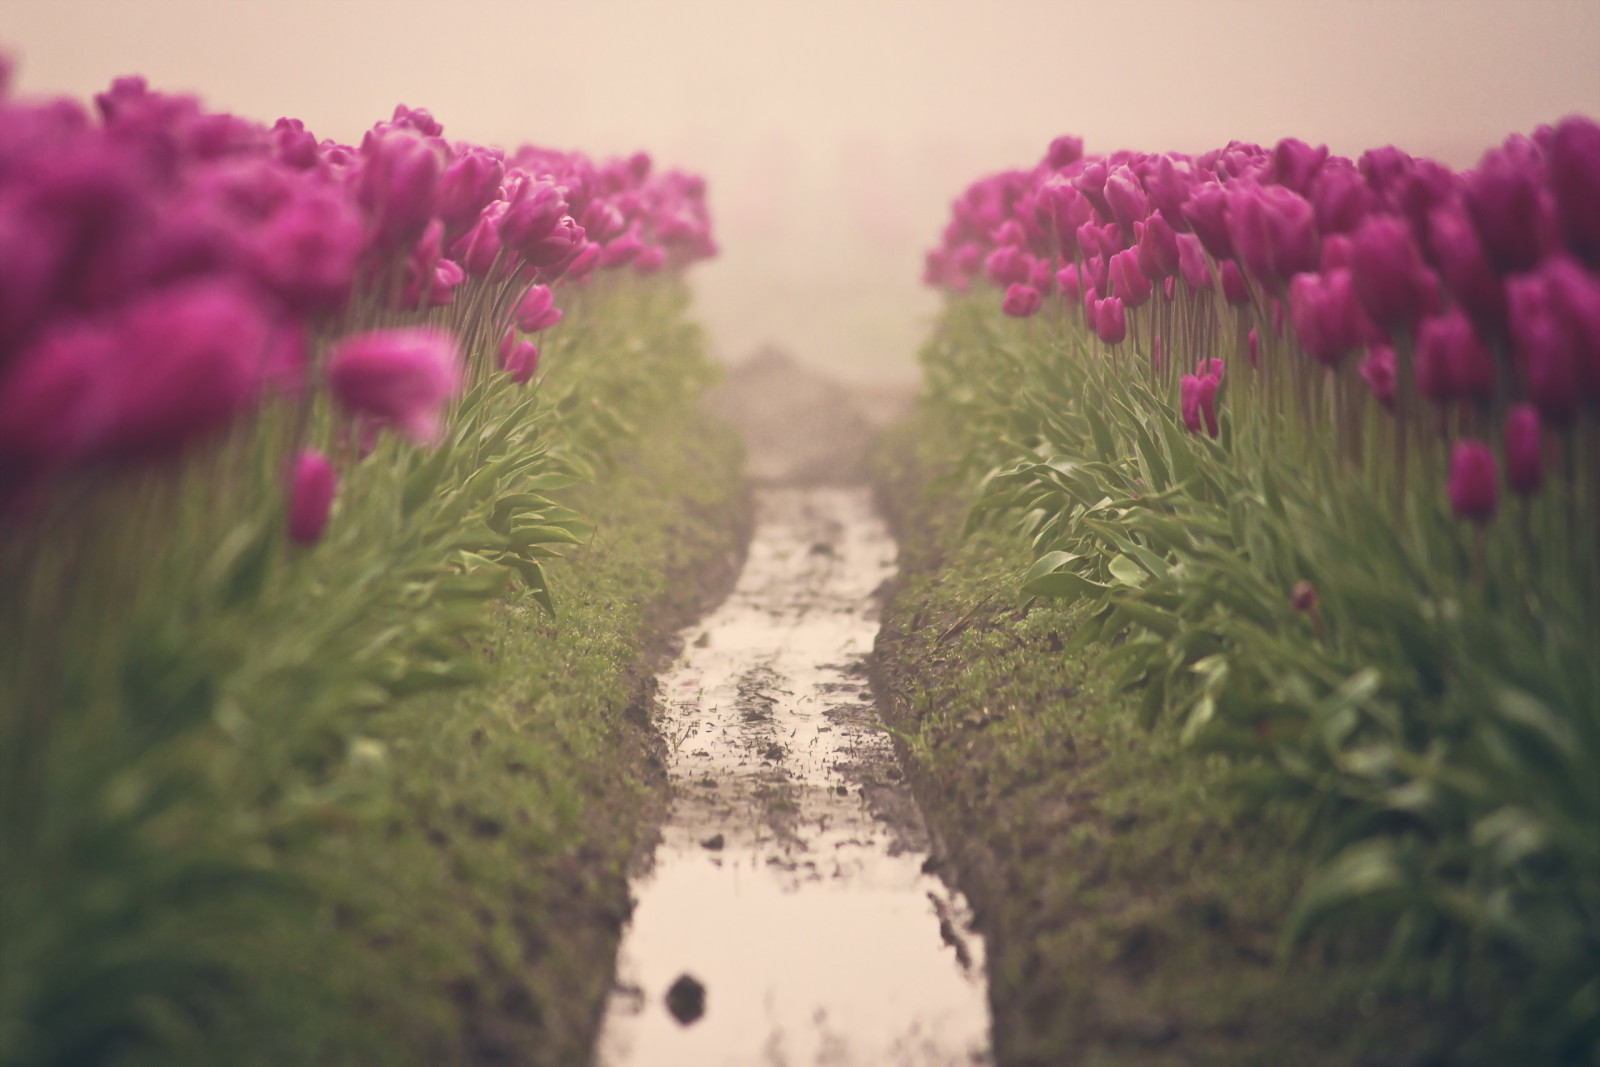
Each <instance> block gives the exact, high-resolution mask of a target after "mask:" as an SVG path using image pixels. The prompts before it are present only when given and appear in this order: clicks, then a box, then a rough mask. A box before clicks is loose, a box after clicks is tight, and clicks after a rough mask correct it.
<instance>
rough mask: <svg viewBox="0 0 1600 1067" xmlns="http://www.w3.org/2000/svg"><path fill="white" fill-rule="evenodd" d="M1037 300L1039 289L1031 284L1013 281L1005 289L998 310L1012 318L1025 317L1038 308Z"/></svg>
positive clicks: (1038, 299) (1038, 298)
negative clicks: (1003, 298) (1003, 297)
mask: <svg viewBox="0 0 1600 1067" xmlns="http://www.w3.org/2000/svg"><path fill="white" fill-rule="evenodd" d="M1039 302H1040V296H1039V290H1037V289H1035V288H1034V287H1033V286H1031V285H1022V284H1020V283H1013V284H1012V285H1011V286H1009V287H1008V288H1007V289H1006V295H1005V300H1004V301H1003V302H1002V303H1001V305H1000V310H1001V311H1004V312H1005V313H1006V314H1007V315H1010V316H1011V317H1012V318H1014V319H1025V318H1027V317H1028V316H1029V315H1032V314H1033V313H1034V312H1035V311H1038V310H1039Z"/></svg>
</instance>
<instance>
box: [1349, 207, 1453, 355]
mask: <svg viewBox="0 0 1600 1067" xmlns="http://www.w3.org/2000/svg"><path fill="white" fill-rule="evenodd" d="M1350 271H1351V273H1352V274H1353V275H1354V276H1355V283H1356V295H1357V296H1359V297H1360V298H1361V304H1362V306H1363V307H1364V308H1366V311H1367V314H1368V315H1369V316H1370V317H1371V318H1372V321H1373V322H1375V323H1377V324H1378V325H1379V326H1380V327H1382V328H1384V329H1386V330H1388V329H1392V328H1394V327H1395V326H1403V325H1407V324H1409V323H1411V322H1414V321H1415V320H1416V319H1418V318H1419V317H1421V316H1422V315H1424V314H1426V313H1428V312H1430V311H1433V310H1435V309H1436V308H1437V307H1438V283H1437V282H1436V281H1435V280H1434V277H1433V274H1432V272H1430V271H1429V270H1428V267H1427V264H1425V263H1423V261H1422V255H1421V253H1420V252H1419V251H1418V250H1417V245H1416V242H1415V241H1413V240H1412V237H1411V231H1410V229H1409V228H1408V227H1407V226H1406V224H1405V223H1404V222H1402V221H1401V220H1399V219H1397V218H1392V217H1386V216H1373V217H1372V218H1369V219H1368V220H1367V221H1366V222H1364V223H1362V224H1361V226H1360V227H1359V228H1358V229H1357V230H1356V231H1355V233H1353V234H1352V235H1351V236H1350Z"/></svg>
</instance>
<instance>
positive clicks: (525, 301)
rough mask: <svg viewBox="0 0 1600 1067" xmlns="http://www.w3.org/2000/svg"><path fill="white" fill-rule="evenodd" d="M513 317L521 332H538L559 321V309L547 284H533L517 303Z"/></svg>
mask: <svg viewBox="0 0 1600 1067" xmlns="http://www.w3.org/2000/svg"><path fill="white" fill-rule="evenodd" d="M515 318H516V322H517V329H519V330H521V331H522V332H523V333H538V332H539V331H540V330H545V329H549V328H550V327H551V326H554V325H555V324H556V323H558V322H560V321H561V309H560V308H558V307H556V306H555V298H554V297H553V296H552V295H551V293H550V287H549V286H548V285H535V286H531V287H530V288H529V289H528V292H527V293H526V294H525V295H524V296H523V298H522V300H521V301H520V302H519V303H518V304H517V310H516V312H515Z"/></svg>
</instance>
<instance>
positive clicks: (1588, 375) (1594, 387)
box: [1506, 259, 1600, 426]
mask: <svg viewBox="0 0 1600 1067" xmlns="http://www.w3.org/2000/svg"><path fill="white" fill-rule="evenodd" d="M1563 264H1568V265H1570V264H1571V261H1570V260H1564V259H1557V260H1554V261H1552V262H1551V263H1550V264H1548V265H1546V267H1545V268H1543V269H1541V270H1539V271H1536V272H1533V273H1530V274H1523V275H1518V276H1516V277H1513V278H1511V279H1509V280H1508V281H1507V283H1506V301H1507V306H1508V309H1509V319H1510V325H1511V337H1512V340H1513V343H1514V345H1515V349H1516V358H1517V365H1518V367H1519V369H1520V370H1521V371H1522V377H1523V381H1524V382H1525V384H1526V385H1527V390H1528V397H1529V398H1530V399H1531V400H1532V401H1533V402H1534V403H1535V404H1537V405H1538V406H1539V412H1540V414H1541V415H1543V416H1544V417H1545V418H1546V419H1549V420H1550V421H1551V422H1553V423H1556V424H1557V425H1562V426H1564V425H1566V424H1567V423H1569V422H1571V421H1572V419H1573V417H1574V415H1575V414H1576V413H1577V409H1578V404H1579V402H1580V401H1581V400H1583V399H1585V398H1587V399H1588V400H1589V401H1590V402H1591V403H1596V402H1600V286H1595V285H1585V284H1584V282H1585V275H1584V272H1583V271H1582V269H1581V268H1578V267H1576V266H1570V269H1563ZM1574 273H1575V274H1576V277H1573V276H1572V274H1574ZM1563 275H1567V276H1568V277H1567V278H1565V279H1563V277H1562V276H1563ZM1586 296H1587V297H1588V299H1585V297H1586Z"/></svg>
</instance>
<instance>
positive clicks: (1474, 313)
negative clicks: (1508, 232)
mask: <svg viewBox="0 0 1600 1067" xmlns="http://www.w3.org/2000/svg"><path fill="white" fill-rule="evenodd" d="M1428 243H1429V248H1430V250H1431V251H1432V252H1433V262H1434V266H1435V267H1436V268H1438V271H1439V277H1440V278H1441V279H1443V280H1444V283H1445V285H1446V286H1447V287H1448V288H1449V289H1450V294H1451V295H1452V296H1453V297H1455V300H1456V303H1457V305H1458V306H1460V307H1461V309H1462V310H1463V311H1465V312H1466V313H1467V314H1468V315H1469V316H1471V317H1472V321H1473V322H1475V323H1477V324H1478V326H1479V327H1480V328H1482V329H1484V330H1485V331H1486V332H1488V333H1490V334H1491V335H1498V334H1503V333H1504V332H1505V329H1506V290H1505V285H1504V283H1503V282H1501V280H1500V278H1499V276H1498V275H1497V274H1495V272H1494V268H1493V267H1491V266H1490V264H1489V258H1488V256H1486V255H1485V254H1484V251H1483V244H1482V242H1480V241H1479V240H1478V234H1477V231H1476V230H1474V229H1473V227H1472V221H1471V220H1470V219H1469V218H1467V216H1466V214H1465V213H1464V212H1463V211H1462V210H1461V209H1460V208H1458V207H1440V208H1435V209H1434V210H1433V212H1432V213H1431V214H1430V215H1429V216H1428Z"/></svg>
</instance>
